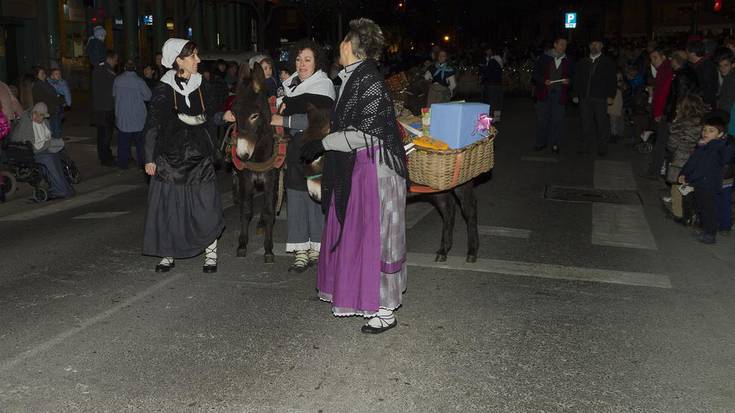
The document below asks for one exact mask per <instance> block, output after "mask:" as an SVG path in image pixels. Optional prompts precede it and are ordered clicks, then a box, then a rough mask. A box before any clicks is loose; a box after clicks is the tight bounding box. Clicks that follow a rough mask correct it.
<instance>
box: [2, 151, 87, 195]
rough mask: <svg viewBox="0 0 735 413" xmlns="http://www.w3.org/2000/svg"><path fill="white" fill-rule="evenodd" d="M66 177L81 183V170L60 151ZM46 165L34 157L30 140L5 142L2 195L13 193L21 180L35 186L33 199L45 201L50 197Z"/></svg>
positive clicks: (71, 181)
mask: <svg viewBox="0 0 735 413" xmlns="http://www.w3.org/2000/svg"><path fill="white" fill-rule="evenodd" d="M60 155H61V164H62V169H63V172H64V178H65V179H66V180H67V182H69V184H70V185H71V184H77V183H79V170H78V169H77V167H76V165H75V164H74V161H73V160H72V159H71V158H69V156H67V155H66V154H65V153H63V152H62V153H60ZM46 176H47V171H46V170H45V167H44V166H43V165H41V164H39V163H37V162H36V161H35V159H34V152H33V146H32V145H31V143H30V142H7V143H6V142H3V145H2V149H0V191H2V193H3V194H2V195H0V197H2V198H4V197H5V196H9V195H12V194H13V193H14V192H15V191H16V190H17V189H18V183H19V182H25V183H28V184H29V185H31V186H32V187H33V200H34V201H36V202H45V201H47V200H48V198H49V185H48V180H47V178H46Z"/></svg>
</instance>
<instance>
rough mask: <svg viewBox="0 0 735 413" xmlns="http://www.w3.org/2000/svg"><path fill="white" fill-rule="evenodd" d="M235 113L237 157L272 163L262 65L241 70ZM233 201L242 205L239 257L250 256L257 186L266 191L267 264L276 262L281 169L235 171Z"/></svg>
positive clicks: (263, 219) (263, 220)
mask: <svg viewBox="0 0 735 413" xmlns="http://www.w3.org/2000/svg"><path fill="white" fill-rule="evenodd" d="M232 113H233V114H234V115H235V119H236V121H237V126H236V134H235V137H233V138H232V140H233V141H232V145H233V146H234V147H235V153H234V154H233V156H237V158H238V159H239V161H242V162H250V163H259V162H267V161H268V160H270V159H271V158H272V157H273V155H274V151H275V143H276V140H275V139H276V138H275V135H274V131H273V127H272V126H271V124H270V123H271V111H270V105H269V103H268V97H267V90H266V87H265V75H264V73H263V69H262V68H261V67H260V65H255V67H254V69H253V70H252V71H251V70H250V68H249V66H248V65H247V64H244V65H243V66H242V67H241V68H240V81H239V82H238V85H237V91H236V95H235V101H234V103H233V105H232ZM233 172H234V174H235V177H234V179H233V199H234V200H235V201H236V202H238V203H239V206H240V236H239V239H238V245H237V256H238V257H244V256H246V255H247V246H248V229H249V227H250V221H251V220H252V219H253V196H254V194H255V192H256V189H257V188H256V187H257V186H262V188H263V195H264V196H263V211H262V213H261V223H262V224H263V249H264V250H265V256H264V258H265V262H266V263H273V262H274V260H275V255H274V254H273V226H274V225H275V218H276V201H277V196H278V174H279V170H278V169H277V168H270V169H268V170H265V171H262V172H257V171H253V170H249V169H247V167H246V168H245V169H242V170H238V169H233Z"/></svg>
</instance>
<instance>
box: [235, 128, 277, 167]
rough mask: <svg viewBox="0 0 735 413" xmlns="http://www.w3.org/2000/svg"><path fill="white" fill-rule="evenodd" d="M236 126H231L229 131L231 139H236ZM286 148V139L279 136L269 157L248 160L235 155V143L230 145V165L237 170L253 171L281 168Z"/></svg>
mask: <svg viewBox="0 0 735 413" xmlns="http://www.w3.org/2000/svg"><path fill="white" fill-rule="evenodd" d="M236 129H237V128H233V130H232V133H231V138H232V139H233V140H237V130H236ZM287 148H288V145H287V144H286V141H285V140H283V139H282V138H281V137H279V138H277V139H276V142H275V143H274V146H273V156H271V157H270V159H268V160H266V161H264V162H250V161H242V160H241V159H240V158H239V157H238V156H237V145H232V165H233V166H234V167H235V168H236V169H237V170H238V171H244V170H248V171H253V172H267V171H270V170H271V169H281V167H282V166H283V163H284V162H285V160H286V150H287Z"/></svg>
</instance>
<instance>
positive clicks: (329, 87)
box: [278, 70, 336, 106]
mask: <svg viewBox="0 0 735 413" xmlns="http://www.w3.org/2000/svg"><path fill="white" fill-rule="evenodd" d="M296 77H298V72H297V73H294V74H292V75H291V77H289V78H288V79H286V81H285V82H283V92H284V93H285V94H286V96H288V97H293V96H298V95H303V94H305V93H311V94H314V95H322V96H326V97H328V98H330V99H332V100H334V98H335V96H336V93H335V91H334V83H332V80H331V79H330V78H329V76H327V74H326V73H324V72H323V71H321V70H317V71H316V72H314V74H313V75H311V76H309V77H308V78H307V79H306V80H304V81H302V82H301V83H299V85H298V86H296V88H294V89H293V90H292V89H291V87H290V86H291V82H293V80H294V79H295V78H296ZM280 105H281V102H278V106H280Z"/></svg>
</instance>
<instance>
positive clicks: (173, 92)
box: [143, 38, 234, 273]
mask: <svg viewBox="0 0 735 413" xmlns="http://www.w3.org/2000/svg"><path fill="white" fill-rule="evenodd" d="M199 62H200V60H199V56H198V50H197V46H196V44H195V43H194V42H191V41H188V40H185V39H175V38H173V39H168V40H167V41H166V43H165V44H164V45H163V58H162V59H161V63H162V64H163V65H164V66H165V67H168V68H172V70H169V71H168V72H166V73H165V74H164V75H163V77H162V78H161V82H160V83H159V84H158V85H157V86H156V87H155V88H154V90H153V97H152V98H151V104H150V109H149V111H148V119H147V121H146V127H145V171H146V173H147V174H148V175H150V176H151V180H150V187H149V192H148V212H147V216H146V222H145V233H144V240H143V254H145V255H152V256H158V257H162V260H161V261H160V263H159V264H158V265H156V272H167V271H169V270H170V269H171V268H173V267H174V265H175V263H174V259H176V258H187V257H193V256H196V255H199V254H201V253H202V252H204V266H203V271H204V272H205V273H213V272H216V271H217V238H219V236H220V235H221V234H222V231H223V230H224V227H225V222H224V217H223V213H222V201H221V200H220V194H219V191H218V189H217V180H216V175H215V170H214V159H213V156H214V151H215V148H214V145H213V140H212V137H211V136H210V135H209V133H208V132H207V123H208V122H214V123H215V124H220V123H222V119H223V118H224V120H227V121H234V117H233V116H232V113H231V112H229V111H228V112H227V113H225V114H224V116H222V115H223V114H222V113H221V112H220V113H215V112H216V104H215V103H214V102H213V101H212V97H213V96H212V93H211V92H210V90H209V88H208V87H207V84H206V83H202V75H201V74H199V72H198V64H199Z"/></svg>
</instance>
